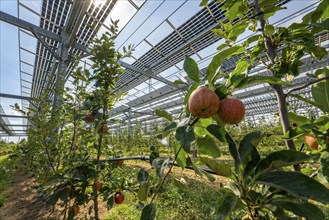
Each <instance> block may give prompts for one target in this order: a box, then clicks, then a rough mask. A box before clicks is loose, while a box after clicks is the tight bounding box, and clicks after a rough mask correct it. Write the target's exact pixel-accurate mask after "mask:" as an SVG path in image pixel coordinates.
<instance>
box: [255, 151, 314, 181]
mask: <svg viewBox="0 0 329 220" xmlns="http://www.w3.org/2000/svg"><path fill="white" fill-rule="evenodd" d="M310 159H311V156H309V155H307V154H305V153H303V152H300V151H292V150H281V151H276V152H273V153H271V154H269V155H268V156H267V157H265V158H264V159H262V160H261V161H260V162H259V164H258V165H257V167H256V172H255V173H256V174H258V175H259V174H261V173H264V172H269V171H271V170H275V169H278V168H281V167H284V166H291V165H295V164H299V163H302V162H304V161H307V160H310Z"/></svg>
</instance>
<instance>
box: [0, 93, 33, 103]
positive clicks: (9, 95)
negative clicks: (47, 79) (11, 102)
mask: <svg viewBox="0 0 329 220" xmlns="http://www.w3.org/2000/svg"><path fill="white" fill-rule="evenodd" d="M0 97H4V98H10V99H22V100H28V101H32V100H33V98H31V97H28V96H20V95H11V94H5V93H0Z"/></svg>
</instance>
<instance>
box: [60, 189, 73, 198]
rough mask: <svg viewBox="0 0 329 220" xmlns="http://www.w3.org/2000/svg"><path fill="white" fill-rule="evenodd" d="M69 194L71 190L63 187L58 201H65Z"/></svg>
mask: <svg viewBox="0 0 329 220" xmlns="http://www.w3.org/2000/svg"><path fill="white" fill-rule="evenodd" d="M70 192H71V188H69V187H65V188H64V189H62V191H61V194H60V199H61V200H62V201H64V200H67V198H68V196H69V194H70Z"/></svg>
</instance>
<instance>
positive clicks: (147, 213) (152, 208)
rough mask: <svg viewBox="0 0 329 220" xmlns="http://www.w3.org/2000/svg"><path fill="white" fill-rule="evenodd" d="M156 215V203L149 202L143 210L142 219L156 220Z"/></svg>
mask: <svg viewBox="0 0 329 220" xmlns="http://www.w3.org/2000/svg"><path fill="white" fill-rule="evenodd" d="M155 215H156V203H155V202H153V203H150V204H147V205H146V206H145V207H144V208H143V210H142V215H141V218H140V220H154V219H155Z"/></svg>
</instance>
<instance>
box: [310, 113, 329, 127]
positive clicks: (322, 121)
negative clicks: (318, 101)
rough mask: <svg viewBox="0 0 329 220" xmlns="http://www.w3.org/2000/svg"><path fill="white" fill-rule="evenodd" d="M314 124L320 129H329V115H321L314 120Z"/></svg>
mask: <svg viewBox="0 0 329 220" xmlns="http://www.w3.org/2000/svg"><path fill="white" fill-rule="evenodd" d="M313 124H314V125H316V126H317V127H319V129H321V130H324V131H326V130H327V129H329V116H325V115H323V116H320V117H319V118H317V119H315V120H314V121H313Z"/></svg>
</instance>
